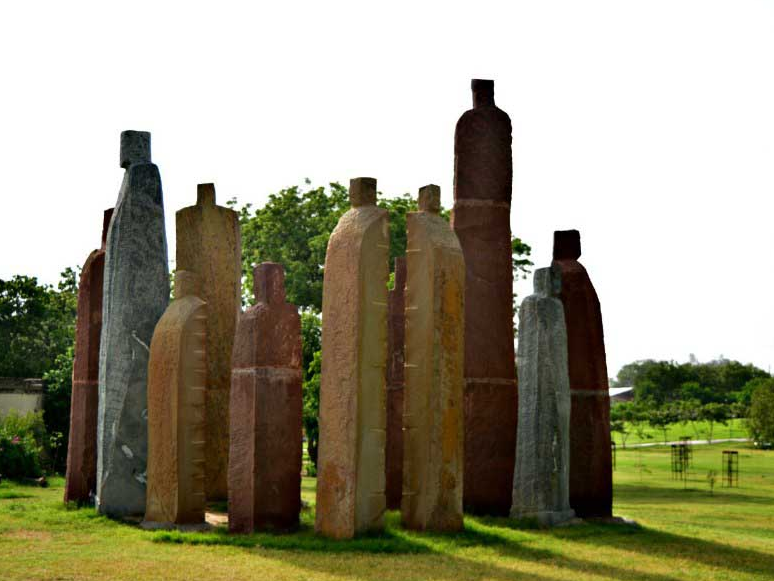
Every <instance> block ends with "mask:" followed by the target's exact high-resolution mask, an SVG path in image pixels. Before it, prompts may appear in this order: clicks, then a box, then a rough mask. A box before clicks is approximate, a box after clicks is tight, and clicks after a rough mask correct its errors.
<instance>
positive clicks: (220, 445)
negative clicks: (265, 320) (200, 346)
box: [176, 184, 242, 500]
mask: <svg viewBox="0 0 774 581" xmlns="http://www.w3.org/2000/svg"><path fill="white" fill-rule="evenodd" d="M176 218H177V251H176V256H177V260H176V266H177V268H178V269H183V270H188V271H190V272H195V273H196V274H197V275H198V276H199V279H200V281H201V289H202V290H201V293H202V294H201V298H202V299H203V300H204V301H205V302H206V303H207V378H206V379H205V383H204V384H205V389H206V391H205V396H206V399H207V412H206V413H207V438H206V442H207V443H206V444H205V458H206V459H207V462H206V464H205V473H206V475H207V478H206V480H205V490H206V492H207V499H208V500H222V499H225V498H226V494H227V491H228V448H229V443H228V425H229V407H228V398H229V392H230V390H231V351H232V347H233V344H234V332H235V330H236V322H237V317H238V315H239V312H240V311H241V305H242V249H241V241H240V235H239V217H238V215H237V213H236V212H234V211H233V210H230V209H229V208H224V207H222V206H218V205H216V204H215V186H214V184H199V185H198V187H197V200H196V205H195V206H189V207H187V208H183V209H182V210H178V212H177V215H176Z"/></svg>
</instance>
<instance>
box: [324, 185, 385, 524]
mask: <svg viewBox="0 0 774 581" xmlns="http://www.w3.org/2000/svg"><path fill="white" fill-rule="evenodd" d="M350 202H351V204H352V208H351V209H350V210H349V211H348V212H347V213H346V214H344V215H343V216H342V217H341V219H340V220H339V223H338V224H337V226H336V228H335V230H334V231H333V234H331V238H330V240H329V242H328V251H327V254H326V257H325V281H324V284H323V333H322V378H321V386H320V452H319V458H318V480H317V507H316V511H317V515H316V518H317V520H316V523H315V529H316V530H317V531H318V532H319V533H322V534H324V535H326V536H330V537H335V538H348V537H352V536H354V535H355V534H357V533H359V532H363V531H366V530H373V529H381V528H382V527H383V526H384V511H385V507H386V499H385V475H384V472H385V464H384V448H385V439H386V423H387V413H386V409H385V404H386V402H385V400H386V389H385V366H386V361H387V278H388V272H389V267H388V260H389V234H388V223H387V211H386V210H383V209H381V208H377V207H376V205H375V204H376V180H375V179H372V178H357V179H354V180H352V182H351V183H350Z"/></svg>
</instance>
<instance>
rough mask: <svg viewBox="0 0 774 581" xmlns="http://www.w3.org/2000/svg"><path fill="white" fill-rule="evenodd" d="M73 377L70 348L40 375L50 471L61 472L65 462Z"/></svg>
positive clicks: (71, 350)
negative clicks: (43, 392) (43, 390)
mask: <svg viewBox="0 0 774 581" xmlns="http://www.w3.org/2000/svg"><path fill="white" fill-rule="evenodd" d="M72 378H73V347H72V346H70V347H69V348H68V349H67V351H65V352H64V353H61V354H59V355H57V357H56V360H55V361H54V366H53V367H52V368H51V369H50V370H49V371H47V372H46V373H45V374H44V375H43V380H44V382H45V385H46V397H45V398H44V399H43V418H44V420H45V422H46V429H47V430H48V433H49V434H50V437H49V439H48V440H47V441H46V446H45V447H46V451H47V453H48V455H49V458H50V460H51V468H52V469H53V471H54V472H64V470H65V468H66V462H67V454H66V451H67V450H66V447H67V441H68V439H69V436H70V399H71V393H72Z"/></svg>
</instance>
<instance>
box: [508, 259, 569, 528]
mask: <svg viewBox="0 0 774 581" xmlns="http://www.w3.org/2000/svg"><path fill="white" fill-rule="evenodd" d="M534 287H535V293H534V294H532V295H530V296H528V297H527V298H525V299H524V300H523V301H522V303H521V308H520V309H519V348H518V369H519V432H518V437H517V438H516V470H515V472H514V476H513V505H512V506H511V516H512V517H514V518H530V519H536V520H537V521H538V522H539V523H540V524H541V525H545V526H553V525H556V524H560V523H562V522H565V521H567V520H570V519H572V518H573V517H574V516H575V513H574V512H573V510H572V509H571V508H570V377H569V375H568V370H567V329H566V327H565V324H564V307H562V301H560V300H559V298H558V296H559V293H560V292H561V280H560V275H559V273H558V272H554V271H553V270H552V269H551V268H540V269H538V270H537V271H535V276H534Z"/></svg>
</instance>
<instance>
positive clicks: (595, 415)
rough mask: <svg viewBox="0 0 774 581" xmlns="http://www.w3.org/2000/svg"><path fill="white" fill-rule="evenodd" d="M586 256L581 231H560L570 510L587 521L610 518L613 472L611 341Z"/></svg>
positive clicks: (556, 238)
mask: <svg viewBox="0 0 774 581" xmlns="http://www.w3.org/2000/svg"><path fill="white" fill-rule="evenodd" d="M580 255H581V245H580V234H579V233H578V231H577V230H566V231H558V232H554V261H553V265H554V266H555V267H558V268H559V270H560V271H561V276H562V292H561V296H560V298H561V300H562V304H563V305H564V318H565V322H566V324H567V355H568V358H569V371H570V397H571V402H572V407H571V410H570V506H571V507H572V508H573V509H575V513H576V514H577V515H578V516H579V517H582V518H589V517H603V518H604V517H610V516H612V511H613V472H612V458H611V452H610V396H609V392H608V379H607V361H606V358H605V337H604V332H603V329H602V310H601V309H600V306H599V299H598V298H597V292H596V291H595V290H594V285H593V284H591V279H590V278H589V275H588V273H587V272H586V269H585V268H584V267H583V265H582V264H581V263H580V262H578V258H580Z"/></svg>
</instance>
